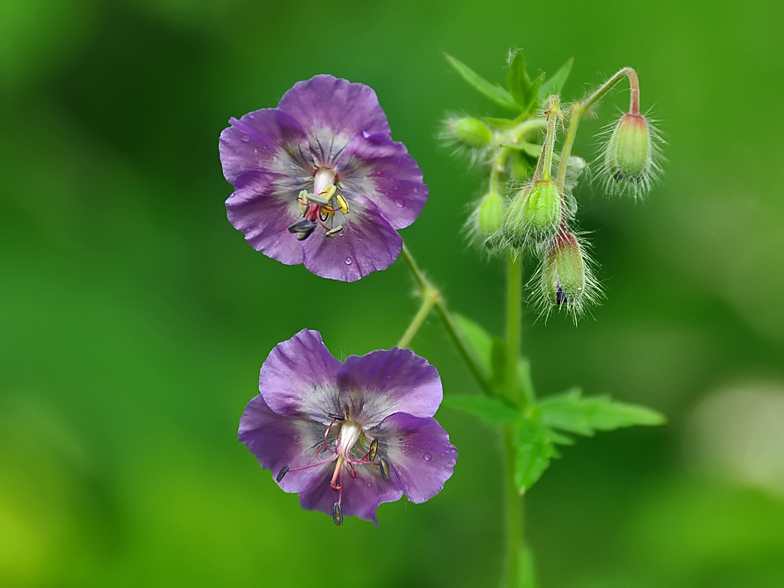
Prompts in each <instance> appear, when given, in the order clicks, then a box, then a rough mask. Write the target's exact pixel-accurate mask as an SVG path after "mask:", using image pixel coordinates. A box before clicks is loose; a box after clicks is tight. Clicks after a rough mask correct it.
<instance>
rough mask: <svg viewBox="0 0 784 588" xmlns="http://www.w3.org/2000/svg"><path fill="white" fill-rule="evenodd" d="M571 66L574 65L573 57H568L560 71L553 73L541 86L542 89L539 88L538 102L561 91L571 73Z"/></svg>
mask: <svg viewBox="0 0 784 588" xmlns="http://www.w3.org/2000/svg"><path fill="white" fill-rule="evenodd" d="M572 64H574V57H570V58H569V59H568V60H567V61H566V63H564V64H563V65H562V66H561V69H559V70H558V71H557V72H555V75H553V76H551V77H550V78H548V79H547V81H546V82H544V83H543V84H542V87H541V88H539V100H540V101H541V102H544V101H545V100H547V98H548V97H549V96H552V95H553V94H560V93H561V90H562V89H563V87H564V84H565V83H566V80H567V78H568V77H569V74H570V73H571V71H572Z"/></svg>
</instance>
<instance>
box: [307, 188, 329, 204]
mask: <svg viewBox="0 0 784 588" xmlns="http://www.w3.org/2000/svg"><path fill="white" fill-rule="evenodd" d="M333 188H334V186H333ZM306 198H307V200H308V202H313V203H314V204H318V205H319V206H327V205H328V204H329V200H330V198H325V197H324V196H322V195H316V194H308V195H307V196H306Z"/></svg>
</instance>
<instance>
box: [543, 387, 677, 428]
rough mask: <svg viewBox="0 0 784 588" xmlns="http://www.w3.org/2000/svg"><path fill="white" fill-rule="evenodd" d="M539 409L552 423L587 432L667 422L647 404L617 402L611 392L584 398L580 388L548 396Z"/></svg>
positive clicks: (549, 422)
mask: <svg viewBox="0 0 784 588" xmlns="http://www.w3.org/2000/svg"><path fill="white" fill-rule="evenodd" d="M538 409H539V412H540V413H541V415H542V421H543V423H544V424H546V425H547V426H548V427H552V428H554V429H560V430H562V431H567V432H569V433H576V434H578V435H586V436H592V435H593V434H594V432H596V431H610V430H612V429H617V428H620V427H631V426H633V425H661V424H663V423H664V422H665V418H664V416H663V415H662V414H660V413H658V412H656V411H655V410H653V409H650V408H646V407H644V406H640V405H637V404H627V403H625V402H614V401H613V400H612V399H611V398H610V397H609V396H590V397H587V398H583V397H582V392H581V390H580V389H579V388H573V389H571V390H568V391H567V392H565V393H564V394H559V395H557V396H551V397H549V398H545V399H544V400H542V401H541V402H540V403H539V406H538Z"/></svg>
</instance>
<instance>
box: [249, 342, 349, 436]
mask: <svg viewBox="0 0 784 588" xmlns="http://www.w3.org/2000/svg"><path fill="white" fill-rule="evenodd" d="M339 369H340V362H339V361H338V360H337V359H335V358H334V357H332V354H331V353H330V352H329V351H328V350H327V348H326V347H325V346H324V343H322V341H321V334H320V333H319V332H318V331H309V330H307V329H303V330H302V331H300V332H299V333H297V334H296V335H294V336H293V337H292V338H291V339H289V340H288V341H284V342H283V343H278V344H277V345H276V346H275V349H273V350H272V352H270V354H269V356H268V357H267V359H266V360H265V361H264V365H262V366H261V374H260V375H259V391H260V392H261V395H262V396H263V397H264V401H265V402H266V403H267V405H268V406H269V407H270V408H271V409H272V410H273V411H274V412H276V413H277V414H279V415H282V416H286V417H295V418H304V419H306V420H310V421H315V422H319V423H323V424H329V423H330V422H331V420H332V419H331V418H330V417H329V416H328V414H329V413H330V412H332V413H333V414H340V413H341V405H340V404H338V391H337V389H336V386H335V379H336V377H337V372H338V370H339ZM322 434H323V429H322Z"/></svg>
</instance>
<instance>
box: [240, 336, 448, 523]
mask: <svg viewBox="0 0 784 588" xmlns="http://www.w3.org/2000/svg"><path fill="white" fill-rule="evenodd" d="M259 390H260V392H261V394H259V395H258V396H256V397H255V398H253V400H251V401H250V403H249V404H248V406H247V408H246V409H245V413H244V414H243V415H242V418H241V419H240V430H239V440H240V441H241V442H243V443H245V445H247V447H248V449H250V450H251V452H253V454H254V455H255V456H256V459H258V460H259V463H260V464H261V466H262V467H263V468H267V469H269V470H272V473H273V475H274V476H275V479H276V480H277V482H278V484H279V485H280V487H281V488H282V489H283V490H285V491H286V492H298V493H299V500H300V504H301V505H302V508H305V509H308V510H319V511H322V512H326V513H328V514H331V515H332V517H333V519H334V521H335V523H336V524H338V525H340V524H342V522H343V517H344V516H352V515H356V516H358V517H359V518H361V519H365V520H371V521H374V522H375V523H376V525H378V521H377V520H376V508H377V507H378V505H379V504H381V503H383V502H392V501H394V500H398V499H399V498H400V497H401V496H402V495H403V493H405V494H406V496H408V499H409V500H411V501H412V502H424V501H425V500H427V499H429V498H431V497H433V496H434V495H436V494H437V493H438V492H439V491H440V490H441V488H443V486H444V482H446V481H447V480H448V479H449V477H450V476H451V475H452V469H453V468H454V465H455V462H456V461H457V449H455V447H454V446H453V445H451V444H450V443H449V435H448V434H447V432H446V431H445V430H444V429H443V428H442V427H441V425H439V424H438V422H437V421H436V420H435V419H434V418H433V414H435V412H436V409H438V406H439V404H441V399H442V396H443V393H442V390H441V379H440V378H439V376H438V372H437V371H436V368H434V367H433V366H432V365H430V364H429V363H428V362H427V361H426V360H425V359H423V358H421V357H419V356H417V355H415V354H414V353H413V352H411V351H409V350H408V349H398V348H393V349H390V350H389V351H373V352H372V353H369V354H367V355H363V356H362V357H359V356H356V355H352V356H350V357H349V358H347V359H346V361H345V362H343V363H340V362H339V361H338V360H337V359H335V358H334V357H333V356H332V354H330V352H329V351H328V350H327V348H326V347H325V346H324V344H323V343H322V342H321V335H320V334H319V333H318V332H316V331H309V330H302V331H300V332H299V333H297V334H296V335H294V337H292V338H291V339H289V340H288V341H284V342H283V343H280V344H278V345H277V346H276V347H275V349H273V350H272V353H270V355H269V357H267V359H266V361H265V362H264V365H262V366H261V375H260V377H259Z"/></svg>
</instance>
